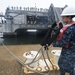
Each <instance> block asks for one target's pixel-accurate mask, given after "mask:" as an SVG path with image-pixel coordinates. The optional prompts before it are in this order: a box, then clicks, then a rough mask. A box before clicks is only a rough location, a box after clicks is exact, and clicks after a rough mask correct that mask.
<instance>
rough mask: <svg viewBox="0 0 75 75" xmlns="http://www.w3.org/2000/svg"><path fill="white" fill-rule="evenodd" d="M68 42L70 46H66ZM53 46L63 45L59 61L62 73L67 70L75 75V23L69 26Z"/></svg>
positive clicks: (62, 74)
mask: <svg viewBox="0 0 75 75" xmlns="http://www.w3.org/2000/svg"><path fill="white" fill-rule="evenodd" d="M68 42H69V43H70V45H69V48H66V47H65V46H66V44H68ZM53 46H54V47H62V52H61V55H60V58H59V62H58V65H59V68H60V73H61V75H65V72H68V73H70V75H75V25H71V26H69V27H68V28H67V30H66V31H65V33H64V35H63V37H62V39H61V40H60V41H56V42H54V43H53Z"/></svg>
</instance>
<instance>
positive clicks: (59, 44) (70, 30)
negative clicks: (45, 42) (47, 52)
mask: <svg viewBox="0 0 75 75" xmlns="http://www.w3.org/2000/svg"><path fill="white" fill-rule="evenodd" d="M74 29H75V26H70V27H69V28H68V29H67V30H66V31H65V33H64V35H63V37H62V39H61V40H60V41H56V42H54V43H53V46H54V47H65V46H66V45H67V44H68V43H69V42H70V40H71V38H73V36H74Z"/></svg>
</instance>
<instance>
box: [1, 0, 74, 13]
mask: <svg viewBox="0 0 75 75" xmlns="http://www.w3.org/2000/svg"><path fill="white" fill-rule="evenodd" d="M51 3H53V4H54V6H55V7H64V6H65V5H68V6H74V7H75V0H0V13H1V12H3V13H5V10H6V8H7V7H12V6H13V7H17V6H18V7H20V6H21V7H35V4H36V7H37V8H49V7H50V4H51Z"/></svg>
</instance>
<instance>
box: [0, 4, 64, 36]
mask: <svg viewBox="0 0 75 75" xmlns="http://www.w3.org/2000/svg"><path fill="white" fill-rule="evenodd" d="M63 9H64V7H63V8H59V7H54V5H53V4H51V5H50V7H49V9H47V8H45V9H44V8H37V7H36V6H35V7H24V8H22V7H13V6H12V7H7V8H6V12H5V15H0V19H1V21H0V37H3V36H6V35H18V34H20V33H21V34H25V33H26V35H27V34H29V33H36V34H40V35H42V34H46V32H47V31H48V29H49V27H50V26H51V25H52V24H53V23H54V22H57V21H61V17H60V14H61V12H62V10H63ZM2 18H4V19H2Z"/></svg>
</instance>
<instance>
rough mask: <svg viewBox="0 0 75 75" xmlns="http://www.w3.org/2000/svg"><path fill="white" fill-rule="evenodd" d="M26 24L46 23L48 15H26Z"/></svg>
mask: <svg viewBox="0 0 75 75" xmlns="http://www.w3.org/2000/svg"><path fill="white" fill-rule="evenodd" d="M27 24H31V25H33V24H35V25H36V24H40V25H44V24H48V17H47V16H27Z"/></svg>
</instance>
